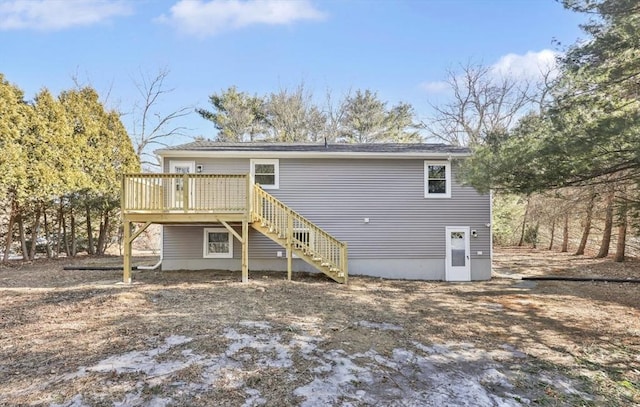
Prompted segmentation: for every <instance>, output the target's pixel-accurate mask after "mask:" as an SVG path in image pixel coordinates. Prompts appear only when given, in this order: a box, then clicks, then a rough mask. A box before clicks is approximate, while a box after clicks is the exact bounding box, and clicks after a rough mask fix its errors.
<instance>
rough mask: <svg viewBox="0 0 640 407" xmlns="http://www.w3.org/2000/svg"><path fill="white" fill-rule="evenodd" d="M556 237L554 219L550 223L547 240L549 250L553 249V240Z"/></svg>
mask: <svg viewBox="0 0 640 407" xmlns="http://www.w3.org/2000/svg"><path fill="white" fill-rule="evenodd" d="M555 236H556V219H555V218H553V220H552V221H551V237H550V238H549V250H551V249H553V239H554V238H555Z"/></svg>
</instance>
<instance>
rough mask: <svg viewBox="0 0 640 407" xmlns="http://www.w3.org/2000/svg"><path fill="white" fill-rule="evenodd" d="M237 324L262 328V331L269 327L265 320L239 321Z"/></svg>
mask: <svg viewBox="0 0 640 407" xmlns="http://www.w3.org/2000/svg"><path fill="white" fill-rule="evenodd" d="M238 325H240V326H243V327H246V328H256V329H262V330H264V331H268V330H269V329H271V324H270V323H268V322H267V321H240V322H238Z"/></svg>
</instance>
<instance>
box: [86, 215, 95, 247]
mask: <svg viewBox="0 0 640 407" xmlns="http://www.w3.org/2000/svg"><path fill="white" fill-rule="evenodd" d="M85 208H86V211H87V213H86V216H87V253H89V254H95V253H96V252H95V250H94V246H93V228H92V227H91V207H90V206H89V205H86V207H85Z"/></svg>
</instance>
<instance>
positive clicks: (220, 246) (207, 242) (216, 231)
mask: <svg viewBox="0 0 640 407" xmlns="http://www.w3.org/2000/svg"><path fill="white" fill-rule="evenodd" d="M202 256H203V257H205V258H219V259H230V258H232V257H233V236H232V235H231V233H229V231H228V230H227V229H223V228H205V229H204V252H203V255H202Z"/></svg>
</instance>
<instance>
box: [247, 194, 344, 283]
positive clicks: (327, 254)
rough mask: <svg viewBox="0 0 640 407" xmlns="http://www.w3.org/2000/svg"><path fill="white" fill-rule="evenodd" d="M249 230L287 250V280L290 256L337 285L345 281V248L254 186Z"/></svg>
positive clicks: (317, 227)
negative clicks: (324, 275)
mask: <svg viewBox="0 0 640 407" xmlns="http://www.w3.org/2000/svg"><path fill="white" fill-rule="evenodd" d="M251 212H252V214H251V217H252V223H251V226H252V227H253V228H254V229H255V230H257V231H259V232H260V233H262V234H264V235H265V236H267V237H268V238H270V239H271V240H273V241H274V242H276V243H278V244H279V245H281V246H282V247H284V248H286V249H287V263H288V264H287V266H288V267H287V269H288V270H289V279H291V261H292V258H293V255H295V256H297V257H298V258H300V259H302V260H304V261H306V262H307V263H309V264H311V265H312V266H314V267H315V268H316V269H318V270H320V271H322V272H323V273H324V274H326V275H327V276H329V277H330V278H332V279H333V280H335V281H337V282H339V283H346V282H347V279H348V274H349V273H348V266H347V244H346V243H344V242H341V241H339V240H338V239H336V238H335V237H333V236H331V235H330V234H329V233H327V232H325V231H324V230H323V229H321V228H320V227H319V226H317V225H315V224H314V223H313V222H311V221H310V220H308V219H306V218H305V217H303V216H302V215H300V214H298V213H296V212H295V211H294V210H292V209H291V208H289V207H288V206H287V205H285V204H284V203H282V202H281V201H280V200H278V199H277V198H276V197H274V196H273V195H271V194H269V193H267V192H266V191H265V190H263V189H262V188H261V187H260V186H259V185H257V184H256V185H254V187H253V196H252V205H251Z"/></svg>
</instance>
